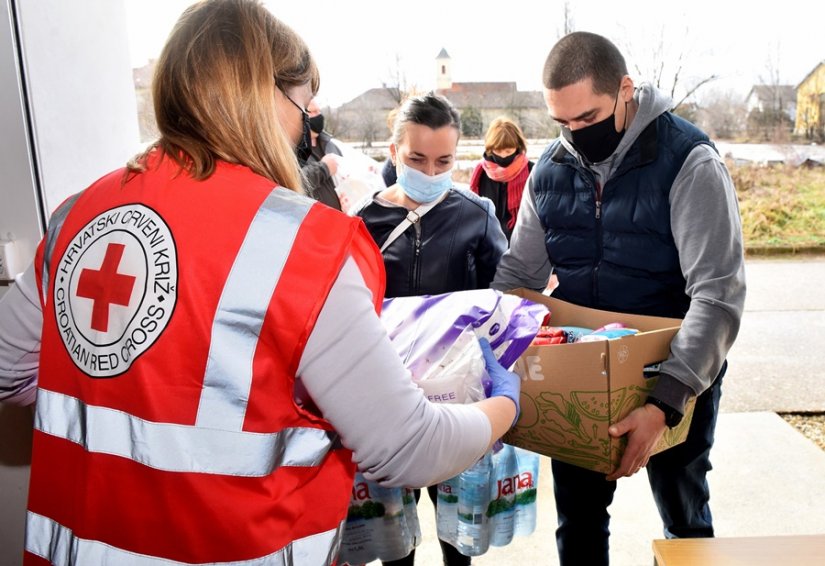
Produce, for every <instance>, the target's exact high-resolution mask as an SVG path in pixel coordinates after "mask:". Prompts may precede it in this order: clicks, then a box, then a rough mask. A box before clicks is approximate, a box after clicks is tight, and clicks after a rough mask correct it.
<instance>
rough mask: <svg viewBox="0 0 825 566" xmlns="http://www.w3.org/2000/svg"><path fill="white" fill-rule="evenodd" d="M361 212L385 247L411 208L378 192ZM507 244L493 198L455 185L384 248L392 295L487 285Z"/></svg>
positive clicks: (482, 287) (460, 289)
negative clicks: (387, 240)
mask: <svg viewBox="0 0 825 566" xmlns="http://www.w3.org/2000/svg"><path fill="white" fill-rule="evenodd" d="M356 214H357V215H358V216H360V217H361V218H362V219H363V220H364V223H365V224H366V225H367V229H368V230H369V231H370V234H372V237H373V239H374V240H375V242H376V244H377V245H378V247H379V248H380V247H381V246H382V245H383V243H384V241H385V240H386V239H387V237H388V236H389V235H390V233H391V232H392V231H393V230H394V229H395V227H396V226H398V225H399V224H400V223H401V221H402V220H404V218H405V217H406V216H407V209H406V208H404V207H402V206H398V205H396V204H392V203H389V202H387V201H385V200H383V199H378V198H377V196H374V197H373V199H372V201H370V202H368V203H367V204H366V205H365V206H364V207H363V208H361V209H360V210H359V211H358V212H357V213H356ZM506 249H507V239H506V238H505V237H504V234H503V233H502V231H501V227H500V226H499V222H498V219H497V218H496V216H495V210H494V208H493V204H492V202H490V201H489V200H488V199H483V198H480V197H479V196H477V195H475V194H473V193H471V192H469V191H465V190H457V189H450V191H449V192H448V194H447V196H446V197H444V200H442V201H441V202H439V203H438V204H437V205H435V206H434V207H433V208H432V209H430V210H429V212H427V213H426V214H425V215H424V216H423V217H421V219H420V220H419V221H418V222H417V223H415V224H413V225H412V226H410V227H409V228H407V230H406V231H405V232H404V233H403V234H401V235H400V236H399V237H398V238H397V239H396V240H395V241H394V242H393V243H392V244H390V246H389V247H388V248H387V249H386V250H384V265H385V266H386V270H387V291H386V297H387V298H390V297H406V296H413V295H437V294H441V293H449V292H453V291H467V290H471V289H486V288H487V287H489V286H490V283H491V282H492V281H493V276H494V275H495V272H496V267H497V266H498V262H499V259H501V256H502V255H503V254H504V251H505V250H506Z"/></svg>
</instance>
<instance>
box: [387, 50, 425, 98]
mask: <svg viewBox="0 0 825 566" xmlns="http://www.w3.org/2000/svg"><path fill="white" fill-rule="evenodd" d="M381 85H382V86H383V87H384V88H386V89H388V92H389V93H390V94H391V96H392V97H393V98H394V99H395V102H396V103H397V104H398V105H400V104H401V102H403V101H404V99H406V98H407V97H408V96H410V95H411V94H413V93H415V92H418V89H417V88H416V85H415V84H414V83H412V82H410V80H409V79H408V78H407V72H406V70H405V68H404V61H403V59H402V57H401V55H400V54H399V53H398V52H396V53H395V54H394V56H393V62H392V64H391V65H390V66H389V67H388V68H387V72H386V76H385V78H384V80H382V81H381Z"/></svg>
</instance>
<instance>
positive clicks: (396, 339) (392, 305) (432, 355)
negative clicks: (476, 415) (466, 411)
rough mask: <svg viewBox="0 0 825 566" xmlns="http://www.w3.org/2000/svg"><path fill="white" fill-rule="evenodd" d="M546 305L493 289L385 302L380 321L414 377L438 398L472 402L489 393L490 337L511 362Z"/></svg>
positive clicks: (496, 349)
mask: <svg viewBox="0 0 825 566" xmlns="http://www.w3.org/2000/svg"><path fill="white" fill-rule="evenodd" d="M547 312H548V309H547V307H546V306H544V305H540V304H537V303H533V302H531V301H528V300H526V299H522V298H520V297H517V296H515V295H508V294H504V293H501V292H500V291H496V290H494V289H479V290H475V291H456V292H454V293H445V294H442V295H424V296H415V297H396V298H393V299H387V300H385V301H384V306H383V308H382V311H381V320H382V322H383V323H384V326H385V328H386V329H387V332H388V333H389V336H390V339H391V340H392V343H393V345H394V346H395V348H396V351H397V352H398V353H399V355H400V356H401V358H402V360H403V361H404V365H405V366H406V367H407V368H408V369H409V370H410V371H411V372H412V376H413V380H414V381H415V382H416V383H417V384H418V385H419V386H420V387H421V388H422V389H424V391H425V394H427V396H428V398H430V400H432V401H435V402H448V403H469V402H473V401H478V400H480V399H483V398H484V397H485V395H484V392H483V381H482V380H483V378H485V377H486V371H485V370H484V359H483V356H482V354H481V349H480V347H479V345H478V339H480V338H486V339H487V341H488V342H489V343H490V346H491V348H492V349H493V352H494V353H495V354H496V358H498V360H499V363H501V365H503V366H504V367H510V366H512V365H513V363H515V361H516V360H517V359H518V357H519V356H520V355H521V354H522V353H523V352H524V350H526V349H527V347H528V346H529V345H530V343H531V342H532V340H533V338H535V336H536V334H537V333H538V331H539V328H540V327H541V323H542V321H543V320H544V317H545V315H546V314H547Z"/></svg>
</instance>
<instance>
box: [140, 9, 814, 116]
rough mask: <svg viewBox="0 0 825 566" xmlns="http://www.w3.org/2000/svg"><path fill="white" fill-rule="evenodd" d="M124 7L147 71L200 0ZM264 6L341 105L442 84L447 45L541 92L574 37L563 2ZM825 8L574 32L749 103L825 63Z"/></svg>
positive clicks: (585, 20) (655, 19)
mask: <svg viewBox="0 0 825 566" xmlns="http://www.w3.org/2000/svg"><path fill="white" fill-rule="evenodd" d="M125 1H126V9H127V17H128V19H129V36H130V44H131V50H132V63H133V66H141V65H143V64H145V63H146V61H147V60H148V59H149V58H154V57H156V56H157V55H158V53H159V52H160V50H161V48H162V46H163V43H164V41H165V39H166V36H167V35H168V33H169V31H170V30H171V28H172V26H173V25H174V22H175V20H176V19H177V18H178V16H179V15H180V13H181V12H182V11H183V9H184V8H186V6H188V5H189V4H190V3H191V2H190V1H189V0H125ZM265 3H266V5H267V6H268V7H269V9H270V10H271V11H272V12H273V13H274V14H275V15H276V16H277V17H278V18H280V19H281V20H283V21H284V22H286V23H287V24H289V25H290V26H291V27H292V28H293V29H295V30H296V31H297V32H298V33H299V34H300V35H301V36H302V37H303V38H304V40H305V41H306V42H307V44H308V45H309V47H310V50H311V51H312V52H313V54H314V56H315V58H316V60H317V62H318V65H319V67H320V70H321V91H320V92H319V100H320V101H321V103H322V105H325V104H329V105H332V106H337V105H339V104H341V103H343V102H346V101H348V100H351V99H352V98H354V97H355V96H357V95H358V94H360V93H361V92H363V91H365V90H366V89H368V88H372V87H377V86H381V83H382V81H383V82H391V81H392V80H393V79H392V76H393V74H395V72H396V71H395V70H396V69H398V68H400V69H402V72H403V75H404V77H405V78H406V81H407V83H408V85H415V86H417V87H418V88H419V89H429V88H433V87H434V86H435V72H436V63H435V56H436V55H437V54H438V52H439V51H440V50H441V48H442V47H443V48H445V49H446V50H447V52H448V53H449V55H450V57H451V58H452V75H453V81H455V82H465V81H516V82H517V83H518V87H519V89H521V90H539V89H541V68H542V65H543V63H544V58H545V57H546V55H547V52H548V51H549V50H550V48H551V47H552V46H553V43H554V42H555V41H556V40H557V39H558V37H560V35H561V34H562V32H563V29H564V2H563V1H556V0H549V1H548V0H545V1H544V2H535V1H533V2H528V1H520V0H511V1H510V2H491V1H486V0H476V1H475V2H450V1H448V0H439V1H431V0H415V1H411V2H386V1H381V2H379V1H377V0H368V1H358V0H352V1H348V2H345V1H341V0H313V1H312V2H305V1H303V0H291V1H289V2H286V1H283V0H268V1H266V2H265ZM816 4H817V3H816V2H814V3H811V2H807V1H805V2H803V1H802V0H785V1H784V2H781V3H778V4H776V3H774V4H770V5H766V6H765V7H764V8H759V7H757V5H756V4H753V3H749V2H739V1H733V0H693V1H692V2H689V3H685V2H668V1H667V0H665V1H664V2H663V1H661V0H655V1H654V0H651V1H649V0H624V1H622V2H610V3H608V2H606V1H605V0H600V1H599V0H575V1H571V2H569V6H570V10H571V12H572V23H573V29H575V30H581V31H592V32H596V33H600V34H602V35H605V36H607V37H609V38H610V39H611V40H613V41H614V42H615V43H616V44H617V45H618V46H619V47H620V49H622V51H623V52H624V55H625V58H626V59H627V61H628V65H629V67H630V71H631V75H632V76H633V78H634V79H635V80H637V81H639V80H651V79H652V76H653V72H654V61H656V62H658V61H664V64H665V67H664V71H663V73H662V76H663V81H662V84H663V86H667V88H668V89H669V88H670V85H671V84H672V83H673V77H674V75H675V73H676V67H677V61H678V60H679V58H680V57H681V58H682V68H683V70H682V72H681V75H680V78H679V81H678V82H679V84H680V85H683V86H685V87H689V86H692V84H695V82H696V81H698V80H700V79H703V78H705V77H709V76H711V75H719V76H720V77H721V79H719V80H717V81H715V82H714V83H712V86H711V87H706V88H705V90H704V92H707V89H708V88H713V89H716V90H725V91H727V90H734V91H736V92H739V93H741V95H742V97H743V98H744V96H745V95H746V94H747V92H748V90H749V88H750V86H751V85H752V84H755V83H759V82H761V81H762V80H764V81H766V82H770V80H771V77H770V75H771V72H773V73H776V72H777V69H778V74H779V79H780V82H781V83H785V84H792V85H794V86H795V85H797V84H798V83H799V82H800V81H801V80H802V79H803V78H804V77H805V75H806V74H807V73H808V72H810V71H811V70H812V69H813V68H814V67H815V66H816V65H817V64H818V63H819V62H820V61H822V60H825V45H824V44H823V43H822V39H821V38H822V22H823V19H825V9H823V8H822V7H820V8H815V7H813V6H814V5H816ZM396 61H399V62H400V65H398V64H396ZM636 66H638V67H639V68H640V72H639V71H637V69H636ZM700 92H702V91H700ZM680 96H681V94H680V92H677V94H676V97H677V98H679V97H680Z"/></svg>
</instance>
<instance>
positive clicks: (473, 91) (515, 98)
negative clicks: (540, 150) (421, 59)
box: [436, 49, 552, 138]
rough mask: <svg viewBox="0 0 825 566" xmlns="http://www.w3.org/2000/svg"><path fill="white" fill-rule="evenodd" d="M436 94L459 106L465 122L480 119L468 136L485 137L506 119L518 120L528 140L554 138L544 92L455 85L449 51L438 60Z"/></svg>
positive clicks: (476, 84) (502, 86) (488, 84)
mask: <svg viewBox="0 0 825 566" xmlns="http://www.w3.org/2000/svg"><path fill="white" fill-rule="evenodd" d="M436 92H437V93H438V94H440V95H442V96H444V97H445V98H446V99H447V100H449V101H450V102H452V103H453V105H455V107H456V108H457V109H458V110H459V111H460V112H461V118H462V121H468V120H474V121H477V120H478V119H479V118H480V122H477V123H476V124H472V125H471V124H469V123H468V124H467V125H468V126H470V127H471V129H472V130H471V131H467V130H466V128H465V134H466V135H469V136H472V137H481V136H483V135H484V133H485V132H486V131H487V126H489V125H490V122H492V121H493V120H494V119H495V118H497V117H498V116H502V115H505V116H509V117H510V118H512V119H513V120H515V121H516V123H517V124H518V125H519V126H520V127H521V129H522V130H523V131H524V135H525V136H527V137H528V138H537V137H548V136H549V135H550V134H549V130H550V125H551V123H552V120H551V119H550V118H549V116H548V115H547V108H546V107H545V105H544V97H543V95H542V93H541V91H538V90H529V91H520V90H518V88H517V87H516V83H515V82H467V83H457V82H453V80H452V60H451V59H450V56H449V55H448V54H447V51H446V50H445V49H442V50H441V52H440V53H439V54H438V56H437V57H436ZM473 126H475V127H473Z"/></svg>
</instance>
